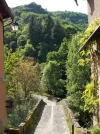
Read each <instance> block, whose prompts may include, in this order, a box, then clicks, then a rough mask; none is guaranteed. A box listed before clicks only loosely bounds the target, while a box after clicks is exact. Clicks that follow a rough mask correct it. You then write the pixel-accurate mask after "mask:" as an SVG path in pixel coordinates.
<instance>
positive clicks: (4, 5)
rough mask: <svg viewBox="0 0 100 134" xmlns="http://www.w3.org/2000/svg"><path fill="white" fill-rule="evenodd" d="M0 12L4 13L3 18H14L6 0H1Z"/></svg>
mask: <svg viewBox="0 0 100 134" xmlns="http://www.w3.org/2000/svg"><path fill="white" fill-rule="evenodd" d="M0 13H1V14H2V17H3V19H6V18H9V17H10V18H11V19H12V20H13V18H14V16H13V14H12V13H11V11H10V8H9V7H8V5H7V3H6V1H5V0H0Z"/></svg>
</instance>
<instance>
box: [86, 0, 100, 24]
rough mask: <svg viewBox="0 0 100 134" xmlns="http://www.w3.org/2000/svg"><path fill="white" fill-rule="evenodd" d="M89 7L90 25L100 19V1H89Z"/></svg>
mask: <svg viewBox="0 0 100 134" xmlns="http://www.w3.org/2000/svg"><path fill="white" fill-rule="evenodd" d="M87 5H88V20H89V23H90V22H91V21H92V20H94V19H96V18H100V1H99V0H87Z"/></svg>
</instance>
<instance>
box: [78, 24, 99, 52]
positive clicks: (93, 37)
mask: <svg viewBox="0 0 100 134" xmlns="http://www.w3.org/2000/svg"><path fill="white" fill-rule="evenodd" d="M99 38H100V25H99V26H98V27H97V29H96V30H95V31H94V32H93V33H92V34H91V35H90V37H89V38H88V39H87V41H86V42H85V43H84V45H83V46H82V47H81V48H80V49H79V52H80V51H82V50H83V49H86V47H87V46H88V45H89V44H91V43H92V42H93V41H95V40H97V39H99Z"/></svg>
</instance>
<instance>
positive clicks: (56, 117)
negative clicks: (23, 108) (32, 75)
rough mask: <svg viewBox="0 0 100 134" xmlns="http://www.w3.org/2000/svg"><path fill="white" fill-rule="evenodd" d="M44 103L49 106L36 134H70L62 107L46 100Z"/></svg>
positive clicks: (45, 109)
mask: <svg viewBox="0 0 100 134" xmlns="http://www.w3.org/2000/svg"><path fill="white" fill-rule="evenodd" d="M44 101H45V102H46V103H47V105H46V106H45V108H44V111H43V113H42V116H41V120H40V121H39V123H38V125H37V128H36V130H35V132H34V134H70V132H69V130H68V126H67V124H66V120H65V116H64V111H63V108H62V106H61V105H56V103H55V102H52V101H49V100H47V99H46V98H45V99H44Z"/></svg>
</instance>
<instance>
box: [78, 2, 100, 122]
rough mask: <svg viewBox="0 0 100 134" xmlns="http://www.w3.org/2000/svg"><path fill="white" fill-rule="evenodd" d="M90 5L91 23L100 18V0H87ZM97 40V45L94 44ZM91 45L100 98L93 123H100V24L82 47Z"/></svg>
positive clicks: (94, 80)
mask: <svg viewBox="0 0 100 134" xmlns="http://www.w3.org/2000/svg"><path fill="white" fill-rule="evenodd" d="M87 6H88V22H89V23H91V21H93V20H94V19H96V18H100V1H99V0H87ZM93 42H95V45H93ZM87 46H90V52H91V74H92V76H93V82H94V88H96V90H95V91H94V96H95V97H96V98H97V99H99V104H97V105H95V106H94V113H93V125H96V124H98V123H100V26H99V27H98V28H97V29H96V30H95V31H94V32H93V33H92V34H91V35H90V37H89V38H88V39H87V40H86V42H85V44H84V45H83V46H82V48H81V49H80V51H81V50H82V49H85V48H86V47H87Z"/></svg>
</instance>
